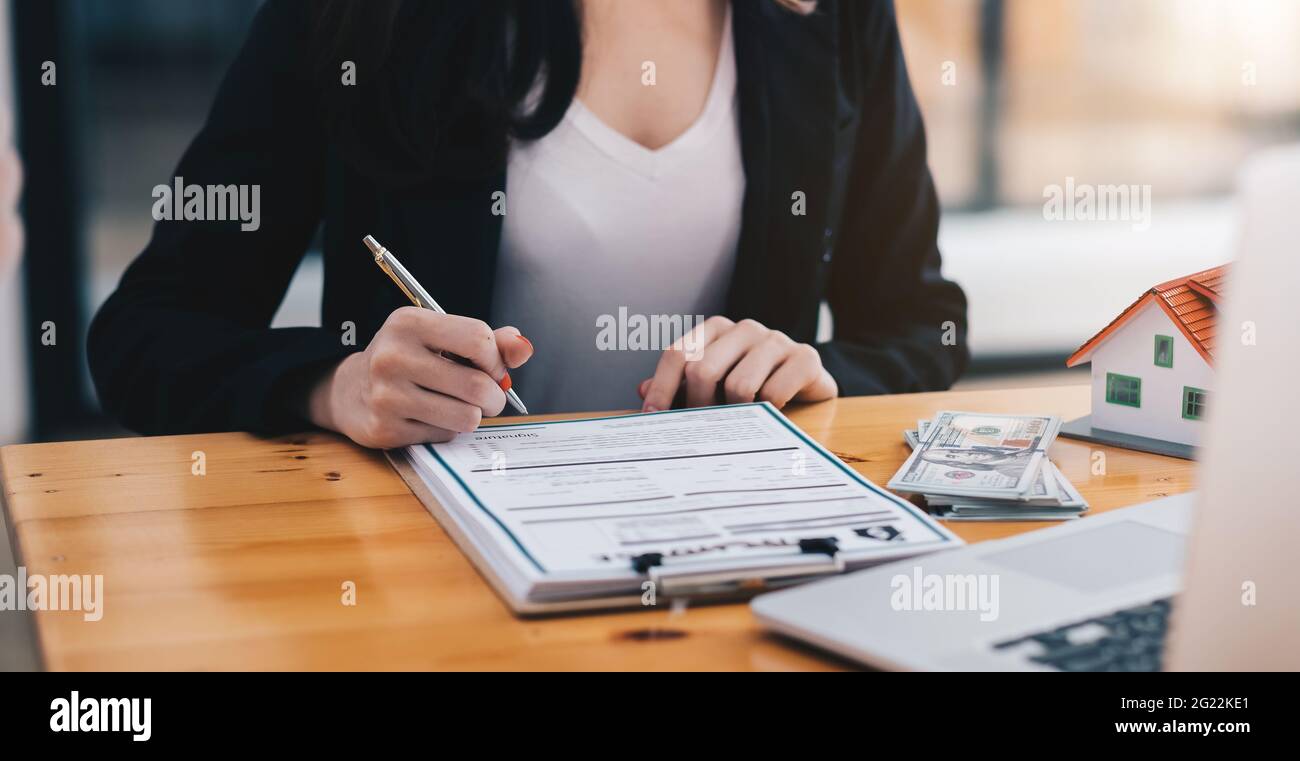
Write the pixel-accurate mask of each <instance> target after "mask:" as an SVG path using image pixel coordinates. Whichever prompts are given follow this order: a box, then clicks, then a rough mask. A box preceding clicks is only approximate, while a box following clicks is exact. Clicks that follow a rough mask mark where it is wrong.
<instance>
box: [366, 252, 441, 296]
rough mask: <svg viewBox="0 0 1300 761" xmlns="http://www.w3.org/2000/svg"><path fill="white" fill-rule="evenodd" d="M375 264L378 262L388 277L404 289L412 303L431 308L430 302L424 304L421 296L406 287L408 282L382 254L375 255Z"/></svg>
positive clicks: (403, 291)
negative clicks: (398, 274) (403, 280)
mask: <svg viewBox="0 0 1300 761" xmlns="http://www.w3.org/2000/svg"><path fill="white" fill-rule="evenodd" d="M375 264H378V265H379V269H381V270H383V271H384V272H385V273H386V274H387V275H388V277H390V278H392V281H393V282H394V283H396V284H397V287H398V288H401V289H402V293H405V294H406V298H408V299H410V300H411V303H412V304H414V305H416V306H417V307H425V308H426V309H427V308H429V305H428V304H424V303H423V302H421V301H420V297H419V296H416V295H415V294H414V293H412V292H411V289H410V288H407V287H406V283H404V282H402V279H401V278H400V277H398V276H397V273H396V272H394V271H393V268H392V267H390V266H388V262H387V261H386V260H385V259H384V257H383V256H382V255H380V254H376V255H375Z"/></svg>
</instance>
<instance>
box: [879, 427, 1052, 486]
mask: <svg viewBox="0 0 1300 761" xmlns="http://www.w3.org/2000/svg"><path fill="white" fill-rule="evenodd" d="M1060 426H1061V420H1060V418H1058V417H1056V416H1054V415H989V414H985V413H975V412H955V411H944V412H940V413H939V414H938V415H936V416H935V417H934V419H933V420H932V421H931V422H930V426H929V427H928V428H927V429H926V430H925V435H924V436H918V444H917V447H916V448H915V449H914V450H913V451H912V454H911V456H909V457H908V458H907V461H906V462H904V463H903V467H901V468H899V470H898V472H897V473H895V474H894V477H893V478H892V479H890V481H889V488H891V489H894V490H895V491H902V492H911V493H920V494H936V495H949V496H958V497H962V496H965V497H976V498H985V499H1004V500H1020V501H1025V500H1029V499H1031V498H1033V497H1034V496H1035V495H1034V488H1035V481H1036V479H1037V478H1038V472H1039V470H1040V466H1041V464H1042V462H1043V461H1044V460H1045V459H1046V457H1047V455H1046V451H1047V448H1048V447H1049V446H1050V445H1051V443H1052V441H1054V440H1055V438H1056V434H1057V432H1058V431H1059V430H1060ZM1043 487H1044V489H1045V490H1047V491H1049V492H1055V491H1056V483H1055V481H1054V480H1053V481H1052V482H1051V483H1050V484H1049V483H1048V480H1047V479H1044V480H1043Z"/></svg>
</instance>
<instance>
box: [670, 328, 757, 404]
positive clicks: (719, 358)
mask: <svg viewBox="0 0 1300 761" xmlns="http://www.w3.org/2000/svg"><path fill="white" fill-rule="evenodd" d="M771 332H772V331H770V330H768V329H767V328H765V327H763V326H762V325H761V324H759V323H758V322H755V321H754V320H741V321H740V322H738V323H735V324H734V325H732V326H731V327H730V329H729V330H727V331H725V332H723V333H721V334H720V335H718V336H717V337H716V338H715V339H714V340H713V341H712V342H710V343H709V344H708V345H707V346H706V347H705V348H704V352H703V354H702V355H701V357H700V358H699V360H697V361H695V362H688V363H687V365H686V370H685V375H686V404H687V406H690V407H704V406H707V405H710V404H716V403H717V400H718V387H719V386H720V385H722V382H723V380H724V379H725V378H726V377H727V374H728V373H730V372H731V369H732V368H733V367H735V366H736V363H738V362H739V361H740V360H741V358H742V357H744V356H745V355H746V354H747V353H748V352H749V350H750V348H752V347H753V346H755V345H757V344H758V343H760V342H761V341H763V340H764V339H766V338H767V336H768V334H769V333H771Z"/></svg>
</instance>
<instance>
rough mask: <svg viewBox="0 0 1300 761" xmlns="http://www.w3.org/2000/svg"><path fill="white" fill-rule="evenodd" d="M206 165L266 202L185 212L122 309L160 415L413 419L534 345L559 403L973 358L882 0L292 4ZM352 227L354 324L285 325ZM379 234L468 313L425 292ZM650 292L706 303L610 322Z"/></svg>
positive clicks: (909, 368)
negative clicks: (415, 304) (291, 287)
mask: <svg viewBox="0 0 1300 761" xmlns="http://www.w3.org/2000/svg"><path fill="white" fill-rule="evenodd" d="M177 175H178V176H179V177H183V178H184V183H185V184H187V185H188V184H191V183H196V184H199V185H203V186H206V185H215V186H226V185H230V184H239V185H243V186H246V187H251V186H257V187H258V188H259V189H260V198H261V201H262V209H261V220H260V223H259V225H257V226H256V229H255V230H251V231H241V229H240V226H239V223H238V222H216V221H213V222H198V221H164V222H160V223H159V224H158V225H157V227H156V229H155V232H154V237H153V240H152V241H151V242H150V244H149V246H148V248H147V249H146V250H145V251H144V253H142V254H141V256H140V257H139V259H137V261H136V262H135V263H134V264H133V265H132V266H131V268H130V269H129V270H128V271H127V273H126V274H125V276H124V277H123V279H122V283H121V285H120V286H119V288H118V290H117V292H116V293H115V294H114V295H113V296H112V297H111V298H110V299H109V300H108V302H107V303H106V304H105V305H104V307H103V309H102V310H101V311H100V313H99V315H98V316H97V318H96V320H95V323H94V325H93V326H92V331H91V336H90V355H91V365H92V369H93V372H94V376H95V380H96V385H97V387H98V389H99V392H100V396H101V399H102V400H103V402H104V405H105V407H106V408H107V409H108V410H109V411H110V412H112V413H113V414H115V415H116V416H117V417H118V418H119V419H121V420H122V421H123V422H124V423H125V424H126V425H129V426H131V427H133V428H136V429H138V430H141V431H144V432H151V433H161V432H181V431H200V430H228V429H251V430H258V431H267V432H275V431H285V430H289V429H292V428H296V427H301V426H303V425H304V423H305V422H310V423H314V424H316V425H319V426H321V427H324V428H328V429H332V430H336V431H339V432H341V433H343V434H345V435H347V436H349V437H350V438H352V439H353V440H354V441H356V442H358V443H360V444H363V445H366V446H373V447H394V446H399V445H403V444H409V443H413V442H420V441H437V440H445V439H447V438H449V437H451V436H453V435H455V433H456V432H458V431H469V430H473V429H474V428H475V427H476V426H477V425H478V423H479V422H480V419H481V418H482V417H483V416H492V415H496V414H499V413H500V412H501V410H502V407H503V405H504V394H503V393H502V387H504V386H508V384H509V383H510V382H511V381H512V378H511V376H510V374H509V373H508V368H509V369H512V370H514V369H515V368H518V369H517V370H515V376H514V378H513V381H514V382H515V386H516V388H517V390H518V391H519V393H520V395H521V396H522V397H523V398H524V399H525V401H527V402H528V403H530V404H531V405H532V407H533V408H534V411H573V410H578V409H614V408H626V407H629V406H633V405H635V404H637V403H639V404H640V405H641V407H642V409H645V410H658V409H666V408H668V407H670V406H672V405H674V404H677V405H683V404H684V405H692V406H694V405H703V404H713V403H716V402H718V401H726V402H739V401H751V400H754V399H760V400H768V401H771V402H773V403H774V404H776V405H778V406H780V405H784V404H786V403H787V402H790V401H819V400H823V399H828V398H831V397H834V396H836V395H837V394H841V395H850V394H874V393H889V392H906V391H924V390H933V389H942V388H946V387H947V386H948V385H950V384H951V382H952V381H953V380H954V379H955V378H956V377H957V376H958V374H959V373H960V372H961V370H962V369H963V367H964V365H965V363H966V359H967V354H966V350H965V348H964V343H965V341H964V338H965V336H964V332H965V299H964V297H963V295H962V293H961V291H960V289H959V288H957V286H955V285H954V284H952V283H949V282H947V281H945V280H943V279H942V278H941V277H940V274H939V253H938V250H937V248H936V242H935V241H936V230H937V224H938V207H937V203H936V200H935V195H934V190H933V186H932V183H931V179H930V176H929V172H928V170H927V168H926V164H925V138H924V134H923V130H922V125H921V118H920V114H919V113H918V110H917V106H916V103H915V100H914V98H913V95H912V92H911V89H910V86H909V84H908V80H907V74H906V71H905V69H904V65H903V56H902V51H901V49H900V47H899V40H898V33H897V28H896V23H895V20H894V15H893V9H892V5H891V4H890V3H888V2H884V1H883V0H882V1H880V2H834V1H833V0H821V1H820V2H818V3H815V4H814V3H812V2H800V1H798V0H744V1H743V2H736V3H734V5H733V4H729V3H727V2H725V0H659V1H658V2H654V3H626V2H619V0H547V1H545V2H539V1H538V0H515V1H513V2H497V3H480V2H466V1H465V0H448V1H447V2H417V1H416V0H383V1H381V2H377V1H374V0H372V1H370V2H352V1H350V0H326V1H324V2H293V1H291V0H269V2H267V3H266V4H265V6H264V7H263V9H262V10H261V12H260V13H259V15H258V18H257V20H256V21H255V23H254V26H253V29H252V32H251V34H250V36H249V39H248V41H247V43H246V44H245V47H244V49H243V51H242V52H241V54H240V55H239V57H238V59H237V60H236V61H235V63H234V65H233V66H232V68H231V70H230V72H229V74H228V75H227V78H226V81H225V83H224V84H223V86H222V88H221V91H220V93H219V94H218V96H217V100H216V103H215V105H214V106H213V109H212V113H211V115H210V117H209V119H208V123H207V125H206V126H205V127H204V129H203V131H202V132H201V133H200V134H199V135H198V137H197V138H196V139H195V141H194V143H193V145H191V147H190V148H189V150H188V151H187V153H186V154H185V156H184V158H183V159H182V161H181V164H180V167H179V168H178V170H177ZM322 225H323V235H322V237H323V250H324V258H325V288H324V298H323V304H322V316H323V320H322V325H323V327H321V328H314V329H303V328H298V329H278V330H272V329H270V328H269V327H268V324H269V322H270V320H271V317H272V315H273V314H274V312H275V310H276V308H277V307H278V305H279V302H280V300H281V298H282V296H283V294H284V291H285V288H286V287H287V284H288V282H289V279H290V277H291V276H292V274H293V272H294V269H295V268H296V267H297V265H298V262H299V260H300V259H301V257H302V255H303V253H304V251H305V250H306V248H307V246H308V244H309V242H310V241H311V239H312V237H313V235H314V233H315V231H316V229H317V227H318V226H322ZM367 234H373V235H374V236H375V237H376V238H377V239H378V240H379V241H381V242H382V243H383V244H384V245H386V246H388V247H389V248H390V249H391V250H393V251H394V252H396V253H397V255H398V256H399V257H400V258H401V259H402V260H403V263H404V264H405V265H406V266H407V268H408V269H409V270H411V271H412V274H414V275H415V277H416V278H417V279H418V280H420V281H421V282H422V283H423V284H424V285H425V287H426V288H427V289H428V290H429V291H430V292H431V293H433V294H434V295H435V297H436V298H438V299H439V301H440V302H441V304H442V306H443V307H444V308H446V309H447V311H448V312H449V313H450V315H448V316H440V315H436V314H432V313H430V312H427V311H419V310H416V309H413V308H409V307H407V308H403V302H402V295H401V293H400V292H399V291H398V290H397V289H396V288H395V287H393V285H392V284H391V283H390V282H388V281H387V279H386V278H385V277H384V276H383V274H382V273H381V272H380V271H379V270H378V269H377V268H376V267H375V265H374V263H373V261H372V260H371V258H370V257H369V256H368V254H367V253H366V251H365V248H364V247H363V246H362V245H361V239H362V238H363V237H364V236H365V235H367ZM823 302H826V303H827V304H828V305H829V308H830V311H831V314H832V316H833V323H834V335H833V338H832V339H831V340H830V341H826V342H823V343H814V341H815V338H816V336H815V333H816V329H817V322H818V316H819V309H820V306H821V304H822V303H823ZM697 317H702V318H704V319H703V320H702V324H697V319H696V318H697ZM637 318H640V320H639V323H640V324H642V325H644V324H646V323H647V322H649V323H654V324H663V321H671V320H672V319H677V320H678V322H680V323H681V324H682V326H683V328H682V329H683V330H685V329H686V327H687V326H689V327H690V328H691V332H690V333H689V334H688V335H686V336H685V337H684V339H685V340H679V341H677V343H675V344H674V343H672V342H671V341H663V340H659V341H653V340H652V341H644V340H640V339H644V338H645V336H644V335H641V336H633V335H619V336H618V339H619V340H616V341H614V342H613V343H611V342H609V341H608V340H603V339H602V337H601V336H600V335H599V333H600V331H601V330H606V331H607V330H608V329H610V327H611V325H615V326H624V328H615V329H616V330H617V331H620V332H621V333H631V332H633V331H634V330H635V328H634V327H633V323H634V322H638V320H637ZM611 321H612V322H611ZM489 324H491V325H518V326H519V328H522V330H523V331H524V333H526V334H528V335H529V336H531V338H532V340H531V341H530V340H529V339H528V338H524V337H523V335H522V334H521V332H520V329H517V328H514V327H499V328H497V329H496V330H495V331H494V330H492V329H491V328H489V327H488V325H489ZM353 333H354V334H355V341H350V340H349V338H351V337H352V336H353ZM674 337H677V338H679V339H680V338H682V337H681V336H674ZM949 337H951V338H953V339H955V340H945V339H946V338H949ZM603 338H604V339H608V336H604V337H603ZM625 339H626V340H625ZM534 344H535V345H536V348H537V355H536V356H535V357H534V356H533V346H534ZM611 347H613V348H614V350H608V351H607V350H606V349H609V348H611ZM633 348H642V349H644V350H640V351H635V350H632V349H633ZM443 352H447V353H454V354H459V355H461V356H463V357H466V358H468V359H469V360H470V361H471V362H472V363H473V365H474V367H467V366H464V365H462V364H457V363H455V362H451V361H449V360H446V359H444V358H443V357H442V356H441V353H443ZM530 357H531V362H530V363H529V364H528V365H527V366H524V363H525V362H526V361H529V359H530Z"/></svg>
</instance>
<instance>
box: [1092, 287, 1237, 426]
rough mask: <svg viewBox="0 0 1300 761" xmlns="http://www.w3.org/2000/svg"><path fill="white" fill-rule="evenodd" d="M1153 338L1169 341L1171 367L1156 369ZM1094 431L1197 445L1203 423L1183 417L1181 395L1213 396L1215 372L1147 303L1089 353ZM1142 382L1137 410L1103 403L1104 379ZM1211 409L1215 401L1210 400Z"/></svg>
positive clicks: (1170, 322)
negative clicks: (1201, 392)
mask: <svg viewBox="0 0 1300 761" xmlns="http://www.w3.org/2000/svg"><path fill="white" fill-rule="evenodd" d="M1156 336H1169V337H1171V338H1172V339H1173V362H1172V367H1161V366H1160V365H1158V364H1156V360H1155V357H1156ZM1091 361H1092V427H1093V428H1102V429H1105V430H1108V431H1118V432H1120V433H1127V434H1131V435H1134V436H1145V437H1147V438H1151V439H1161V440H1163V441H1173V442H1177V443H1179V444H1189V445H1193V446H1194V445H1196V444H1197V443H1198V439H1199V437H1200V434H1201V430H1202V429H1203V428H1204V426H1205V422H1204V420H1191V419H1188V418H1187V417H1185V416H1184V407H1183V402H1184V389H1186V388H1189V387H1190V388H1196V389H1202V390H1204V391H1207V392H1209V391H1211V390H1212V387H1213V384H1214V368H1213V367H1211V366H1210V364H1209V363H1208V362H1206V360H1205V357H1204V356H1202V355H1201V353H1200V352H1199V351H1197V350H1196V347H1194V346H1192V344H1191V342H1190V341H1188V340H1187V337H1186V336H1185V335H1183V331H1182V330H1180V329H1179V327H1178V325H1176V324H1175V323H1174V321H1173V319H1172V318H1171V317H1170V316H1169V314H1168V313H1167V312H1165V310H1164V309H1162V308H1161V307H1160V305H1159V304H1157V303H1156V300H1155V299H1150V300H1148V301H1147V303H1146V304H1144V305H1142V306H1140V307H1138V311H1137V313H1136V314H1133V315H1130V316H1129V317H1128V319H1127V320H1126V321H1125V322H1124V323H1123V324H1121V325H1119V326H1117V327H1116V328H1115V330H1114V332H1113V333H1111V335H1109V336H1107V337H1106V338H1105V339H1103V340H1102V341H1101V343H1100V344H1098V345H1097V346H1096V347H1095V348H1094V349H1093V351H1092V356H1091ZM1108 373H1115V374H1118V375H1124V376H1128V377H1130V378H1139V379H1141V382H1142V383H1141V389H1140V392H1139V398H1138V406H1136V407H1134V406H1129V405H1125V404H1116V403H1114V402H1108V401H1106V383H1107V380H1106V378H1107V374H1108ZM1208 403H1209V404H1213V396H1212V395H1210V396H1209V397H1208Z"/></svg>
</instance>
